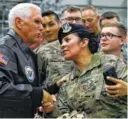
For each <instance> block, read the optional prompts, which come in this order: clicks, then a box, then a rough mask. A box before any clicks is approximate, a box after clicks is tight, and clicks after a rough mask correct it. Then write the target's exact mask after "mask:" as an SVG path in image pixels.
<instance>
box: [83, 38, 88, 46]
mask: <svg viewBox="0 0 128 119" xmlns="http://www.w3.org/2000/svg"><path fill="white" fill-rule="evenodd" d="M87 44H88V39H87V38H84V39H82V40H81V47H86V46H87Z"/></svg>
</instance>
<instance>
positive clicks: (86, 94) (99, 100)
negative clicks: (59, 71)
mask: <svg viewBox="0 0 128 119" xmlns="http://www.w3.org/2000/svg"><path fill="white" fill-rule="evenodd" d="M109 66H114V67H115V69H116V73H117V76H118V78H119V79H122V80H124V79H126V75H127V74H126V64H125V63H123V62H122V61H121V60H120V59H119V58H118V57H116V56H113V55H101V54H94V55H93V58H92V61H91V64H90V66H89V67H88V68H87V69H85V70H84V71H83V72H80V71H79V70H78V69H77V68H74V70H73V71H72V72H71V73H69V74H68V75H66V76H65V77H64V78H66V79H67V80H68V81H67V82H65V83H63V85H62V87H61V89H60V90H59V93H58V95H57V103H56V110H55V112H54V113H53V114H54V116H55V115H56V116H60V115H62V114H64V113H71V112H72V111H74V110H76V111H77V112H79V113H83V112H84V113H86V115H87V118H112V117H113V118H116V117H117V118H118V117H122V118H123V117H126V115H127V96H122V97H119V98H112V97H110V96H108V94H107V92H106V90H105V87H104V85H105V83H104V78H103V69H104V68H107V67H109Z"/></svg>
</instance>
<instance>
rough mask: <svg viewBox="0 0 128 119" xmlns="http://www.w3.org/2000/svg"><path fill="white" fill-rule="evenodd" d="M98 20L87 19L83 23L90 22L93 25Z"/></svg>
mask: <svg viewBox="0 0 128 119" xmlns="http://www.w3.org/2000/svg"><path fill="white" fill-rule="evenodd" d="M95 20H96V19H94V18H87V19H82V21H83V23H86V22H89V23H93V22H94V21H95Z"/></svg>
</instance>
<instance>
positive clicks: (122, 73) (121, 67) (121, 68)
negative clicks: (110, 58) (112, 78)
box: [115, 59, 127, 82]
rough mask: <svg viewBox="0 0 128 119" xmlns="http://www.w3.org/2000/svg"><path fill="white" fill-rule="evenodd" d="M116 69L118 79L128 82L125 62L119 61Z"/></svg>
mask: <svg viewBox="0 0 128 119" xmlns="http://www.w3.org/2000/svg"><path fill="white" fill-rule="evenodd" d="M115 67H116V72H117V76H118V78H119V79H122V80H124V81H126V82H127V65H126V64H125V63H124V62H123V60H122V59H118V60H117V62H116V66H115Z"/></svg>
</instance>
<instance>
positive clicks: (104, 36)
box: [100, 33, 122, 39]
mask: <svg viewBox="0 0 128 119" xmlns="http://www.w3.org/2000/svg"><path fill="white" fill-rule="evenodd" d="M113 37H122V36H119V35H115V34H112V33H107V34H103V33H102V34H100V39H103V38H105V39H112V38H113Z"/></svg>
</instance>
